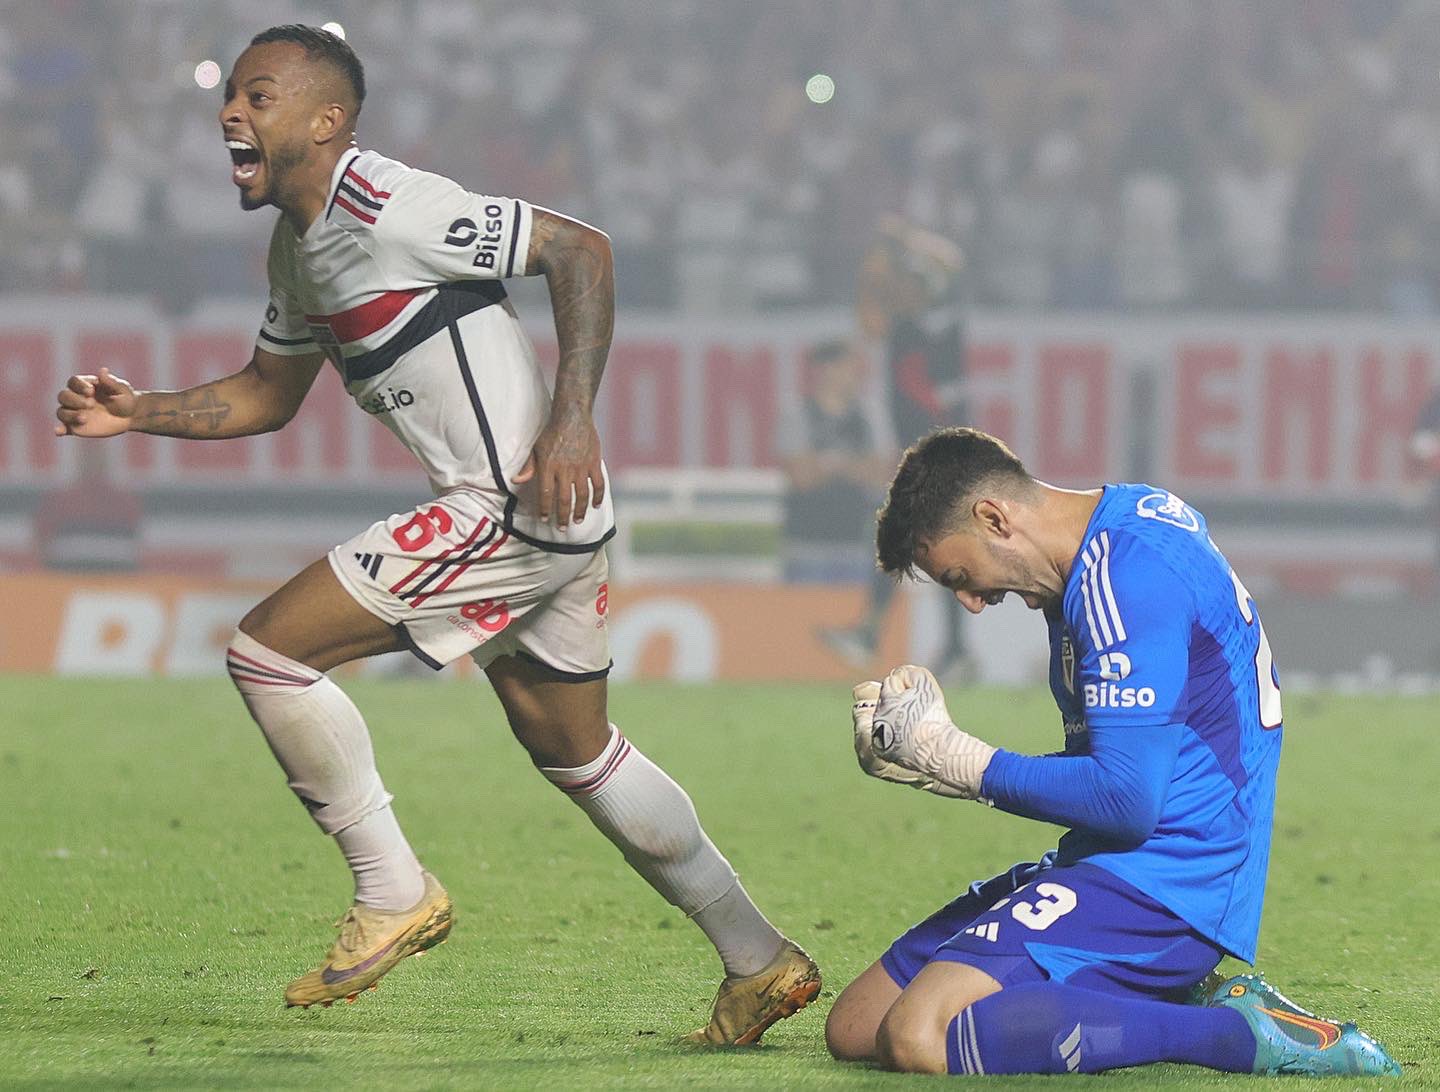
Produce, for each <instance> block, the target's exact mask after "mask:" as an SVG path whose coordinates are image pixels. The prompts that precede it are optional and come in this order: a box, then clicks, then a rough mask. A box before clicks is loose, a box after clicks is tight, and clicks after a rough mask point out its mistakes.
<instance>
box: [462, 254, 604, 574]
mask: <svg viewBox="0 0 1440 1092" xmlns="http://www.w3.org/2000/svg"><path fill="white" fill-rule="evenodd" d="M480 283H485V282H483V281H482V282H480ZM450 343H451V344H452V345H453V346H454V347H455V362H456V363H457V364H458V365H459V366H460V378H461V380H462V381H463V382H464V383H465V393H466V394H468V395H469V396H470V406H471V408H472V409H473V410H474V411H475V420H476V421H478V422H479V424H480V435H481V437H483V438H484V440H485V454H486V456H487V457H488V459H489V461H490V477H491V478H493V479H494V481H495V488H496V489H498V490H499V491H500V492H501V493H503V494H504V495H505V516H504V525H505V530H506V532H508V533H509V534H511V535H513V536H514V537H515V538H518V539H519V540H520V541H521V542H523V543H525V544H526V545H527V546H534V547H535V548H536V549H538V550H544V551H546V552H547V553H552V554H593V553H594V552H595V551H596V550H598V549H600V547H601V546H604V545H605V543H607V542H609V541H610V539H611V538H613V537H614V536H615V528H614V527H611V528H610V529H609V530H608V531H606V532H605V533H604V534H603V535H601V536H600V537H599V538H598V539H596V540H595V541H594V542H548V541H546V540H545V539H543V538H535V537H534V536H532V535H527V534H525V533H524V532H523V531H517V530H516V529H515V507H516V505H518V504H519V503H520V498H519V497H517V496H516V495H515V494H514V493H512V492H511V491H510V484H509V483H508V482H507V481H506V480H505V475H504V473H503V472H502V471H501V469H500V453H499V451H498V450H497V449H496V447H495V434H494V433H493V432H491V431H490V419H489V418H488V417H487V416H485V406H484V404H483V403H482V402H481V401H480V391H479V389H478V388H477V387H476V386H475V376H474V374H473V373H472V372H471V371H470V360H469V358H468V357H467V356H466V355H465V343H464V341H463V340H462V339H461V337H460V327H459V326H457V325H456V324H455V323H453V322H452V323H450Z"/></svg>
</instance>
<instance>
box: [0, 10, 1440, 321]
mask: <svg viewBox="0 0 1440 1092" xmlns="http://www.w3.org/2000/svg"><path fill="white" fill-rule="evenodd" d="M331 19H338V20H340V21H341V22H342V23H343V24H344V26H345V28H346V32H347V36H348V37H349V39H350V41H351V42H352V44H354V45H355V46H356V48H357V49H358V51H359V53H360V55H361V57H362V58H363V59H364V60H365V62H366V64H367V66H368V77H369V80H370V87H371V91H370V99H369V101H368V103H367V105H366V107H365V111H364V116H363V118H362V119H361V125H360V133H361V138H362V141H363V142H364V143H365V144H367V145H371V146H374V147H376V148H378V149H380V150H382V151H384V152H386V153H387V154H390V155H394V156H396V157H398V158H401V159H404V160H406V161H407V162H410V163H411V164H413V165H415V166H420V167H425V168H429V169H433V170H437V171H440V172H442V173H447V174H451V175H453V176H455V177H457V178H459V179H461V180H463V181H465V182H467V184H469V185H471V186H472V187H473V188H475V189H477V190H482V191H490V192H505V193H513V194H517V195H521V196H524V197H527V198H530V199H532V200H534V201H536V202H539V203H542V204H548V205H552V206H554V207H556V208H559V209H561V210H564V211H567V212H570V213H573V214H575V215H579V216H582V217H585V218H587V219H590V220H592V221H594V222H595V223H597V224H599V225H601V226H603V227H604V228H605V229H606V230H608V231H609V232H610V233H611V235H612V236H613V238H614V240H615V243H616V247H617V251H618V252H619V270H620V276H621V278H622V285H621V301H622V305H624V306H627V307H631V308H654V309H662V310H665V309H681V310H687V311H709V312H733V311H735V310H737V309H738V310H753V309H758V310H766V309H778V308H785V307H791V306H814V305H828V304H836V305H845V304H848V303H849V302H851V300H852V299H853V289H854V275H855V267H856V265H857V262H858V259H859V256H860V254H861V252H862V250H863V247H864V243H865V241H866V239H867V237H868V236H869V234H870V230H871V227H872V225H873V224H874V222H875V220H876V219H877V217H878V215H879V214H880V213H882V212H886V211H893V212H900V213H902V214H906V215H908V216H909V217H910V218H911V219H912V220H914V221H915V222H918V223H921V224H924V225H927V226H929V227H931V228H933V229H935V230H936V231H939V232H941V233H943V234H945V235H947V236H949V237H951V238H953V239H955V240H956V241H958V242H960V243H961V245H962V246H963V247H964V248H965V251H966V253H967V254H968V255H969V257H970V267H971V270H972V277H971V285H970V293H971V296H972V298H973V300H974V301H975V302H977V303H981V304H986V305H990V306H1001V307H1005V306H1017V307H1045V308H1071V309H1075V308H1079V309H1092V308H1122V307H1123V308H1127V309H1136V308H1151V309H1172V310H1173V309H1204V308H1223V309H1236V308H1240V309H1250V308H1293V307H1302V306H1303V307H1305V308H1328V309H1350V310H1367V311H1372V312H1383V313H1389V314H1419V315H1428V314H1434V313H1436V311H1437V310H1440V268H1437V262H1436V259H1435V250H1436V247H1435V242H1436V236H1437V227H1440V78H1437V75H1436V63H1435V58H1436V57H1440V18H1437V14H1436V9H1435V6H1434V5H1433V3H1429V2H1427V0H1270V2H1267V3H1263V4H1256V3H1253V0H1203V2H1199V3H1195V2H1190V0H966V2H957V0H827V2H826V3H818V4H817V3H814V2H812V0H768V2H763V3H762V2H758V0H756V2H749V0H746V2H735V3H723V4H716V3H704V2H702V0H667V2H664V3H654V2H640V0H584V2H582V0H536V2H526V3H524V4H500V3H493V2H488V0H486V2H472V3H456V2H453V0H397V2H387V3H373V4H354V3H347V4H343V5H342V4H339V3H334V4H325V3H312V4H306V3H300V4H295V3H276V2H270V0H262V2H258V3H251V4H246V5H243V6H238V5H229V4H222V3H219V2H210V0H204V2H196V0H137V2H119V0H48V2H46V3H44V4H40V3H35V2H33V0H0V233H3V236H4V238H5V240H6V246H5V247H4V248H3V251H0V290H4V291H6V292H9V293H28V292H32V291H33V292H53V291H85V290H101V291H121V292H131V293H142V294H151V295H154V296H156V297H157V298H158V299H159V300H161V301H162V302H163V303H164V304H165V305H166V306H168V307H170V308H174V309H180V310H183V309H184V308H185V307H186V306H187V305H188V303H189V302H190V301H193V300H194V299H195V298H197V297H199V296H203V295H212V294H217V293H219V294H223V293H232V292H240V291H243V292H244V293H246V294H251V293H253V292H258V291H259V290H260V288H261V286H262V283H263V268H262V262H263V249H264V238H263V236H264V232H263V231H259V230H257V225H256V224H255V222H254V221H253V220H251V219H247V218H246V217H244V216H243V215H242V214H241V213H240V212H239V210H238V208H237V207H236V201H235V196H234V194H233V192H232V191H231V187H230V186H229V184H228V181H227V175H228V162H227V160H226V157H225V155H224V153H223V150H222V149H221V146H220V141H219V136H218V131H217V126H216V123H215V120H214V112H213V110H214V108H215V107H216V106H218V102H219V91H218V90H201V89H200V88H199V87H198V86H197V83H196V79H195V66H196V64H197V63H198V62H199V61H201V60H203V59H205V58H213V59H215V60H217V61H219V63H220V65H221V66H222V68H227V67H228V65H229V63H230V62H231V60H232V59H233V58H234V56H235V55H236V53H237V52H238V51H239V50H240V49H241V48H242V47H243V45H244V44H245V42H246V41H247V40H248V37H249V36H250V35H251V34H252V33H254V32H255V31H256V30H258V29H260V28H262V27H264V26H266V25H269V24H271V23H278V22H291V21H297V20H302V21H309V22H314V23H321V22H325V21H327V20H331ZM820 72H823V73H825V74H827V75H829V76H830V77H831V78H832V79H833V81H834V86H835V94H834V97H833V99H831V100H830V101H828V102H825V103H815V102H812V101H810V100H809V99H808V98H807V96H806V93H805V85H806V81H807V79H808V78H809V77H810V76H811V75H813V74H815V73H820Z"/></svg>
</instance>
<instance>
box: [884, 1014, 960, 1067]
mask: <svg viewBox="0 0 1440 1092" xmlns="http://www.w3.org/2000/svg"><path fill="white" fill-rule="evenodd" d="M875 1054H876V1060H877V1061H879V1063H880V1064H881V1065H883V1066H885V1067H886V1068H887V1069H893V1070H895V1071H896V1072H897V1073H944V1072H945V1071H946V1070H945V1031H944V1028H943V1027H940V1028H938V1029H937V1028H936V1027H935V1026H934V1021H931V1020H927V1019H916V1018H915V1017H914V1016H913V1015H910V1014H904V1015H899V1016H897V1015H896V1013H895V1011H894V1010H893V1009H892V1010H891V1011H890V1013H888V1014H887V1015H886V1017H885V1019H883V1020H881V1021H880V1027H879V1029H878V1030H877V1031H876V1033H875Z"/></svg>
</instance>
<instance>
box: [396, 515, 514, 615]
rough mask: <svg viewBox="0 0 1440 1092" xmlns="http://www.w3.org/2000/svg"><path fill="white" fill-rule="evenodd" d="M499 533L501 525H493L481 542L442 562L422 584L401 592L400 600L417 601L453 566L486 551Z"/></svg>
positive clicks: (472, 544) (474, 543)
mask: <svg viewBox="0 0 1440 1092" xmlns="http://www.w3.org/2000/svg"><path fill="white" fill-rule="evenodd" d="M499 533H500V525H499V524H498V523H491V524H490V527H489V529H488V530H487V531H486V532H485V534H484V535H483V536H481V538H480V540H479V541H478V542H473V543H471V544H470V546H469V547H468V548H467V549H465V550H462V551H461V552H460V553H458V554H454V555H452V556H450V557H447V558H446V559H445V560H444V561H442V562H440V564H439V565H436V566H435V568H434V569H433V570H431V572H430V574H429V575H428V576H426V577H425V579H424V580H422V581H420V583H418V584H416V585H415V586H414V587H413V588H411V589H409V590H408V591H404V592H401V593H400V598H401V599H415V598H416V597H418V596H419V595H420V594H421V593H422V592H423V591H424V590H425V589H426V588H428V587H429V586H430V585H431V584H433V583H434V582H435V581H436V580H437V579H439V577H440V576H441V574H442V573H444V572H445V570H446V569H448V568H450V567H451V566H453V565H458V564H460V563H461V562H463V561H465V560H467V559H468V558H470V557H471V556H473V555H474V554H476V553H478V552H479V551H481V550H483V549H485V547H486V546H489V545H490V543H491V542H493V541H494V540H495V536H496V535H498V534H499Z"/></svg>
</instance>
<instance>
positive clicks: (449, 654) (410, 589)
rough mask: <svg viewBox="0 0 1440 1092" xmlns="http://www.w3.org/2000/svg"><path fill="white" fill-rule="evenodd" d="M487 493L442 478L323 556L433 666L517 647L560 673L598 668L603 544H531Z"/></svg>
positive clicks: (602, 657) (585, 675) (584, 675)
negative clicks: (437, 490) (441, 483)
mask: <svg viewBox="0 0 1440 1092" xmlns="http://www.w3.org/2000/svg"><path fill="white" fill-rule="evenodd" d="M492 505H493V500H492V501H491V502H490V503H487V501H486V498H484V496H483V495H482V494H480V493H478V492H472V491H469V490H464V489H458V490H452V491H451V492H449V493H446V494H445V495H444V496H441V497H437V498H436V499H435V500H433V501H427V502H425V503H424V504H421V505H419V506H418V507H416V508H413V509H411V510H410V511H408V512H401V513H399V514H397V515H393V516H391V517H390V518H389V519H385V520H381V521H380V522H379V523H376V524H373V525H371V526H370V527H369V528H367V529H366V530H364V531H362V532H361V533H360V534H358V535H356V536H355V537H354V538H352V539H350V540H349V541H347V542H343V543H341V544H340V545H339V546H336V547H335V548H334V549H333V550H331V551H330V553H329V555H328V556H329V561H330V568H331V569H333V570H334V572H335V575H336V577H337V578H338V579H339V581H340V583H341V584H342V585H343V586H344V587H345V589H346V590H347V591H348V592H349V593H350V594H351V595H352V596H354V597H355V599H356V601H357V602H358V603H360V605H361V606H363V607H365V609H367V610H368V611H370V613H372V614H374V615H376V616H377V617H379V618H381V619H383V620H384V621H386V622H388V623H390V624H391V625H393V626H397V627H399V628H400V630H401V632H402V633H403V634H404V635H405V637H406V639H407V641H408V643H409V645H410V649H411V651H412V652H414V653H415V655H416V656H418V657H419V658H420V659H421V660H423V661H425V663H427V664H429V665H430V666H431V667H433V668H435V669H436V670H439V669H440V668H442V667H444V666H445V665H446V664H448V663H450V662H451V661H452V660H455V659H458V658H459V657H461V656H464V655H466V654H467V653H468V654H469V655H470V656H471V658H472V659H474V661H475V662H476V663H477V664H479V665H480V666H481V667H485V666H486V665H487V664H489V663H490V661H491V660H493V659H495V658H496V657H497V656H505V655H516V654H519V655H523V656H526V657H528V658H529V659H532V660H536V661H538V662H540V663H541V664H543V665H544V666H546V667H548V668H550V669H551V670H553V671H555V672H556V673H557V674H559V675H561V676H562V677H566V678H571V679H574V680H577V681H583V680H586V679H598V678H603V677H604V676H605V675H606V674H607V673H608V672H609V670H610V635H609V631H608V629H607V621H608V609H609V585H608V580H609V572H610V566H609V562H608V561H607V559H606V557H605V549H604V547H601V548H600V549H598V550H595V551H593V552H589V553H559V552H555V551H551V550H544V549H541V548H539V547H537V546H532V545H530V544H529V543H527V542H522V541H520V540H519V539H517V538H515V537H514V536H513V535H511V534H509V533H507V532H506V531H505V529H504V528H503V527H502V526H501V525H500V523H499V520H498V518H497V516H496V514H495V513H494V512H493V511H492Z"/></svg>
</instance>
